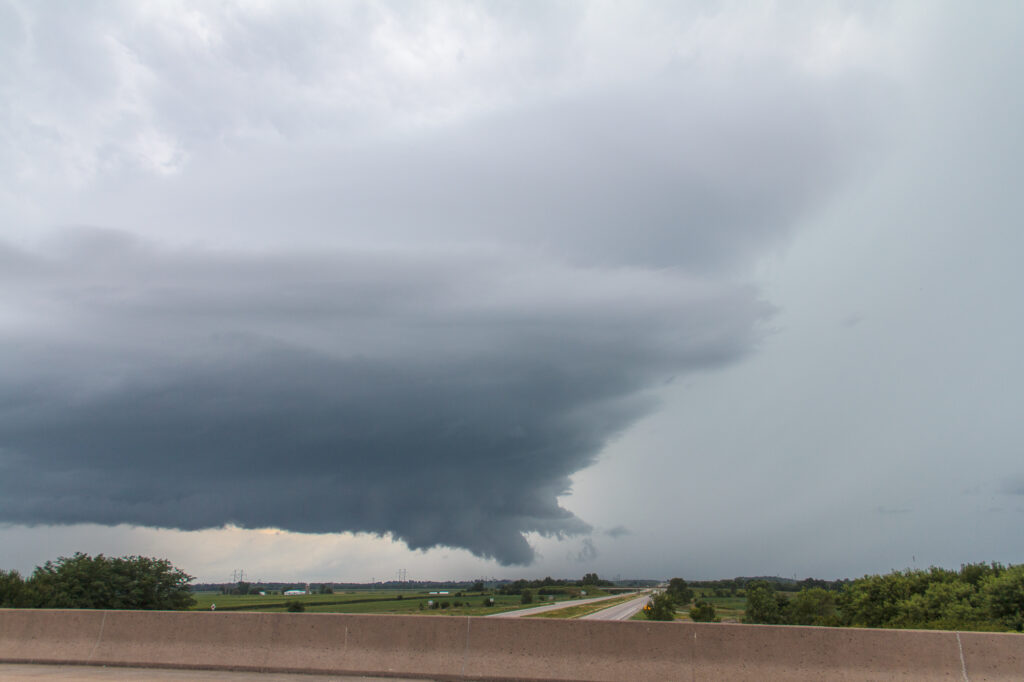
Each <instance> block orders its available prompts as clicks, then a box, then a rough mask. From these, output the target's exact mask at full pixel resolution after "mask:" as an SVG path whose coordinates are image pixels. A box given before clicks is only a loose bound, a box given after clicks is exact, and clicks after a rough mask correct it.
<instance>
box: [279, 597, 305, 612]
mask: <svg viewBox="0 0 1024 682" xmlns="http://www.w3.org/2000/svg"><path fill="white" fill-rule="evenodd" d="M284 607H285V608H286V609H288V611H289V612H291V613H302V612H303V611H305V610H306V607H305V606H304V605H303V604H302V602H300V601H298V600H295V599H291V600H289V601H286V602H285V603H284Z"/></svg>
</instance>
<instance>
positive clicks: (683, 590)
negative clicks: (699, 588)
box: [665, 578, 693, 606]
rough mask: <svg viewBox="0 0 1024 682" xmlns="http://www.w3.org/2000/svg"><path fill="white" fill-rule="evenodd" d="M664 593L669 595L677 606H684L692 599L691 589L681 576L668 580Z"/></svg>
mask: <svg viewBox="0 0 1024 682" xmlns="http://www.w3.org/2000/svg"><path fill="white" fill-rule="evenodd" d="M665 594H667V595H668V596H670V597H671V598H672V600H673V601H674V602H675V603H676V604H677V605H678V606H686V605H687V604H689V603H690V601H691V600H692V599H693V590H691V589H690V587H689V586H688V585H687V584H686V581H685V580H683V579H682V578H672V579H671V580H669V581H668V588H667V589H666V590H665Z"/></svg>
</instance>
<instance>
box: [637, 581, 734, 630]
mask: <svg viewBox="0 0 1024 682" xmlns="http://www.w3.org/2000/svg"><path fill="white" fill-rule="evenodd" d="M693 595H694V597H693V598H694V601H696V600H698V599H703V600H704V601H706V602H708V603H709V604H711V605H712V606H714V607H715V615H716V616H717V617H718V619H719V621H721V622H723V623H742V622H743V614H744V610H745V609H746V607H747V598H746V597H716V596H714V592H713V591H712V590H700V589H697V590H694V591H693ZM691 606H692V604H687V605H686V606H684V607H681V608H680V609H679V610H678V611H676V620H683V621H687V622H689V621H690V607H691ZM631 620H647V618H646V617H645V616H644V614H643V612H642V611H641V612H640V613H637V614H636V615H635V616H633V618H632V619H631Z"/></svg>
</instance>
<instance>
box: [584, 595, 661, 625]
mask: <svg viewBox="0 0 1024 682" xmlns="http://www.w3.org/2000/svg"><path fill="white" fill-rule="evenodd" d="M648 599H650V595H649V594H647V593H644V594H642V595H640V596H639V597H637V598H636V599H631V600H629V601H627V602H623V603H622V604H616V605H615V606H610V607H608V608H607V609H603V610H601V611H595V612H594V613H591V614H589V615H586V616H581V617H580V620H629V619H630V618H632V617H633V615H634V614H635V613H636V612H637V611H639V610H640V609H642V608H643V607H644V604H646V603H647V600H648Z"/></svg>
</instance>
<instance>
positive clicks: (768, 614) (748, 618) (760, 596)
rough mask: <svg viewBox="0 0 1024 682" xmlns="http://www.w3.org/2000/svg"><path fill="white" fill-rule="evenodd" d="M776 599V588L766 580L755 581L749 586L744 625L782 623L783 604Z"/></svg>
mask: <svg viewBox="0 0 1024 682" xmlns="http://www.w3.org/2000/svg"><path fill="white" fill-rule="evenodd" d="M780 601H781V600H779V599H778V598H777V597H776V594H775V587H774V586H773V585H772V584H771V583H769V582H768V581H766V580H755V581H754V582H752V583H750V584H749V585H747V607H746V611H745V613H744V615H743V622H744V623H768V624H773V623H781V622H783V620H782V608H781V606H782V604H781V603H780Z"/></svg>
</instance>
